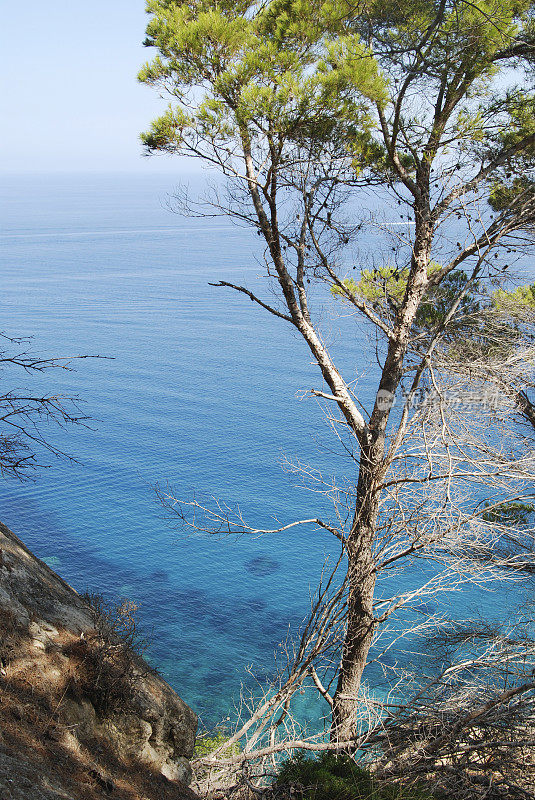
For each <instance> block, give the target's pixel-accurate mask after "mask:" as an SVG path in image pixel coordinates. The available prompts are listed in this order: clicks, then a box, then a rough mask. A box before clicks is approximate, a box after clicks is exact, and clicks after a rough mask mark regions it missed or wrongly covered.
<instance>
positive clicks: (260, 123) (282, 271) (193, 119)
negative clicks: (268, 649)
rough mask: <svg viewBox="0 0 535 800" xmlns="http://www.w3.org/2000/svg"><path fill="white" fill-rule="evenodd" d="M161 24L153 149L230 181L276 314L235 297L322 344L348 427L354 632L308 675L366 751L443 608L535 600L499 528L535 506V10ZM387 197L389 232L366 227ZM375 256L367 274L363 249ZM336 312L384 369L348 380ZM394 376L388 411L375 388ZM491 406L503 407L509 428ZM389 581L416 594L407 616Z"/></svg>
mask: <svg viewBox="0 0 535 800" xmlns="http://www.w3.org/2000/svg"><path fill="white" fill-rule="evenodd" d="M147 9H148V12H149V14H150V20H149V23H148V27H147V40H146V44H147V45H148V46H152V47H155V48H156V49H157V51H158V54H157V56H156V58H155V59H154V60H153V61H152V62H150V63H148V64H147V65H146V66H145V67H144V68H143V69H142V71H141V73H140V80H141V81H143V82H144V83H146V84H149V85H152V86H154V87H156V88H157V89H158V90H159V91H160V92H161V93H162V94H164V95H165V94H167V95H168V96H169V98H170V101H171V104H170V106H169V109H168V111H167V112H166V113H165V114H164V115H163V116H162V117H160V118H159V119H158V120H156V121H155V122H154V123H153V124H152V127H151V129H150V130H149V131H148V132H147V133H145V134H143V136H142V139H143V142H144V144H145V147H146V150H147V152H148V153H155V152H158V151H159V152H166V153H183V154H186V155H189V156H191V157H194V158H197V159H200V160H201V161H204V162H205V163H207V164H209V165H212V166H214V167H216V168H217V169H218V170H219V171H220V172H221V173H222V174H223V175H224V176H225V177H226V178H227V186H228V194H227V196H226V197H221V195H216V196H215V197H213V198H212V201H211V203H212V210H213V211H215V212H217V213H226V214H228V215H229V216H231V217H233V218H235V219H236V220H237V221H239V222H240V223H241V224H246V225H249V226H250V227H251V229H252V230H254V231H255V232H256V233H257V234H258V236H259V237H260V238H261V239H262V240H263V243H264V244H265V283H266V286H268V287H269V289H270V290H271V293H272V295H274V298H273V299H271V300H269V302H268V301H267V300H265V299H264V298H263V296H262V291H261V290H257V289H256V287H254V290H253V288H249V287H247V286H242V285H239V284H231V283H230V282H228V281H219V283H218V285H220V286H221V287H222V288H224V289H230V290H231V291H237V292H238V293H239V294H240V295H245V296H247V297H248V298H249V299H250V300H251V301H252V302H254V303H255V304H256V305H257V306H258V308H259V312H260V311H261V310H262V311H267V312H268V313H269V314H271V315H272V316H275V317H277V318H278V319H280V323H281V324H285V325H289V326H291V327H292V329H293V330H294V331H296V332H297V333H298V334H299V335H300V336H301V337H302V339H303V340H304V342H305V343H306V345H307V347H308V349H309V351H310V353H311V355H312V358H313V361H314V362H315V363H316V364H317V366H318V370H319V373H318V374H319V377H320V378H321V381H322V384H321V385H318V386H313V387H305V393H308V394H310V395H312V396H315V397H316V398H318V399H319V400H322V401H324V402H325V404H326V406H327V408H329V407H330V408H333V407H334V408H336V409H337V411H336V415H334V414H333V413H332V411H330V410H327V411H326V413H327V416H328V418H329V420H330V422H331V425H332V429H333V433H334V436H335V440H336V441H338V442H341V443H342V444H343V446H344V449H345V452H346V454H347V455H348V457H349V459H350V464H351V470H352V474H351V476H350V479H349V480H348V482H347V485H345V486H335V487H332V486H329V485H325V486H324V489H323V490H324V492H325V494H326V495H328V496H330V497H332V498H333V500H334V514H333V519H330V520H328V519H326V520H324V524H323V525H322V524H320V522H319V519H320V515H319V514H316V513H314V512H312V513H310V514H306V515H305V517H306V519H307V520H312V522H311V523H309V524H311V525H315V526H316V527H317V528H318V527H319V528H321V529H322V530H326V531H329V532H330V533H333V532H335V536H336V538H337V539H338V541H339V542H340V543H341V544H342V545H343V547H342V555H341V561H340V565H339V567H338V569H337V570H336V574H337V575H338V574H342V573H343V575H344V577H343V578H341V579H340V580H338V586H339V587H343V588H342V589H341V590H340V591H341V594H340V595H338V596H337V603H339V604H340V608H341V609H343V612H342V611H340V613H339V614H338V612H336V614H337V615H336V614H335V616H336V620H337V622H336V624H334V623H333V625H334V627H332V628H331V627H330V628H329V630H331V629H332V630H335V629H336V631H337V633H336V636H335V637H334V639H335V640H336V643H337V646H335V645H334V643H333V642H334V640H331V639H329V642H331V644H329V647H328V648H327V649H328V650H329V652H330V661H329V663H328V665H326V664H324V665H323V673H322V669H318V666H317V665H316V664H314V659H315V658H316V655H318V654H317V653H316V655H315V656H314V658H312V660H311V661H310V663H308V662H307V666H306V669H305V667H303V670H304V671H301V668H300V667H296V669H297V672H296V673H292V674H297V675H301V676H304V675H305V674H306V675H307V677H310V678H311V680H312V682H313V683H314V685H315V686H316V688H317V689H318V690H319V691H320V694H322V696H324V697H325V698H326V700H327V704H328V706H329V713H330V737H331V744H332V746H333V747H338V746H341V744H342V743H343V744H344V746H347V743H348V742H353V743H354V745H353V746H354V747H360V746H361V745H362V743H363V739H362V737H363V733H362V730H363V728H362V726H361V711H362V708H363V707H365V708H367V707H368V706H366V704H365V705H364V706H362V697H363V692H364V687H363V685H362V680H363V675H364V671H365V668H366V665H367V663H369V661H370V658H371V655H370V654H371V652H372V650H371V648H372V645H373V644H374V642H375V641H376V638H377V637H378V636H380V635H381V631H382V629H383V627H384V626H385V625H387V624H388V625H389V624H391V622H392V620H393V619H394V618H396V617H399V615H400V614H404V613H406V610H407V609H408V608H410V605H411V603H414V601H415V600H419V602H421V601H422V599H423V598H424V597H428V596H431V595H433V594H435V593H436V592H438V591H441V590H443V589H449V590H459V589H460V588H461V587H462V586H467V585H469V584H471V585H473V584H487V583H489V582H491V581H496V580H513V579H514V580H516V579H519V578H520V576H521V575H523V574H524V572H525V570H526V569H527V567H528V565H529V562H530V561H531V560H532V559H533V550H534V548H533V541H532V537H531V533H530V530H529V529H527V528H526V526H523V525H515V524H513V525H512V526H504V525H503V524H502V523H500V522H499V521H497V520H496V519H493V518H492V511H493V510H494V511H497V512H498V511H499V509H500V508H505V507H506V505H507V504H508V503H511V502H518V503H525V502H530V500H531V498H532V494H533V477H534V467H535V460H534V449H533V439H532V437H531V436H530V437H527V436H522V434H521V433H520V431H519V430H518V428H517V422H518V419H519V418H520V419H522V420H524V421H526V422H527V423H528V424H530V425H532V424H533V423H532V420H535V414H534V413H533V407H532V404H531V400H530V389H531V386H532V381H533V376H532V363H533V362H532V354H533V336H532V333H533V331H532V326H531V319H530V314H532V309H533V307H534V304H533V302H532V300H530V298H529V297H528V296H527V295H525V296H522V297H520V296H515V295H514V292H511V289H512V285H511V284H512V282H514V280H515V277H516V276H515V271H516V272H518V271H519V269H520V266H521V261H520V259H521V257H522V256H523V255H524V254H525V253H526V252H528V250H529V248H530V247H531V246H532V231H533V227H534V224H535V172H534V166H535V128H534V125H533V119H534V118H535V113H534V112H535V96H534V92H533V84H532V76H533V61H534V56H535V48H534V35H533V21H532V7H531V4H530V3H529V2H527V1H526V2H520V4H519V3H510V2H505V3H504V2H501V3H499V4H498V3H493V4H492V3H491V4H490V5H489V4H486V5H485V6H484V7H483V6H479V5H477V4H476V5H474V4H473V3H468V2H464V1H463V0H438V2H424V3H423V4H422V3H420V4H418V5H415V4H414V2H413V0H407V2H401V3H399V2H397V3H396V4H394V5H392V4H390V5H389V4H388V3H387V4H386V5H385V3H383V2H381V3H375V2H371V3H364V4H362V5H359V6H358V7H349V6H348V5H347V4H345V3H344V2H335V3H334V4H333V3H331V2H329V3H323V2H319V3H313V4H312V5H308V6H306V8H305V7H303V5H302V3H299V2H289V3H284V5H283V6H281V4H280V3H278V2H275V1H274V2H268V3H261V4H256V3H248V2H245V3H243V2H234V1H233V0H230V1H229V2H225V3H224V4H223V5H221V4H218V5H212V4H210V3H208V4H206V3H204V2H200V3H197V2H193V3H190V4H188V5H184V4H183V3H182V2H179V0H149V2H148V3H147ZM379 192H380V195H379V196H380V198H381V201H384V202H383V206H384V209H385V210H384V211H383V212H379V211H377V210H373V209H371V208H370V209H369V210H368V211H367V213H363V212H360V213H357V212H356V211H355V203H356V202H359V203H360V205H361V206H363V205H364V206H366V204H367V203H370V198H373V195H374V194H379ZM364 236H367V237H369V238H368V242H369V241H370V239H371V240H372V244H371V245H369V246H368V247H367V249H366V246H365V244H366V242H365V240H364ZM357 245H358V246H359V251H358V258H357V259H356V260H355V255H354V251H353V252H351V254H350V253H349V251H348V249H347V248H348V247H349V246H357ZM352 257H353V260H351V258H352ZM354 270H355V271H356V272H355V274H353V271H354ZM321 289H325V290H326V291H325V292H324V293H323V295H322V292H321ZM500 289H501V292H502V293H501V294H500ZM311 290H312V291H311ZM526 291H527V290H526ZM328 302H339V304H340V306H341V307H343V308H344V310H346V311H347V309H349V311H350V313H351V314H352V315H354V317H355V320H356V322H357V324H359V325H360V326H362V325H364V326H365V327H366V329H367V330H371V331H372V332H373V335H374V337H375V345H374V346H372V347H371V349H370V353H368V354H367V353H364V352H362V347H361V345H360V344H359V348H358V351H356V352H355V359H354V361H355V362H356V363H357V370H356V374H353V375H344V374H343V371H342V368H341V366H340V365H339V364H337V363H336V362H335V359H334V356H333V354H332V352H331V350H330V348H329V347H328V345H327V342H326V338H325V336H324V334H323V333H322V329H321V319H322V310H323V308H324V306H325V303H328ZM374 358H375V359H376V360H377V362H378V371H377V380H376V383H375V386H374V388H373V391H372V393H371V399H370V398H369V397H368V395H367V394H366V395H361V394H359V392H358V391H356V389H355V386H356V385H357V383H356V381H357V379H358V378H359V376H361V375H362V374H363V373H364V372H365V370H366V368H367V367H368V365H369V363H370V362H371V361H372V360H373V359H374ZM500 364H501V366H500ZM504 365H505V367H506V369H504ZM489 386H490V387H493V388H494V389H496V391H497V392H498V393H499V394H500V397H501V399H502V401H503V402H502V403H501V404H500V405H499V407H496V404H494V406H492V404H491V406H490V407H489V403H488V402H487V399H488V387H489ZM454 397H455V398H457V400H458V401H456V402H452V398H454ZM485 398H487V399H485ZM311 473H312V470H311V469H310V468H305V469H304V472H303V473H302V474H303V477H304V479H307V477H310V475H311ZM316 488H317V486H316ZM169 494H171V493H169ZM163 499H164V501H165V503H166V504H167V505H168V506H169V507H170V508H171V509H172V510H173V512H174V513H178V517H179V519H180V521H181V522H182V523H184V522H185V523H186V525H193V526H195V525H197V524H198V520H199V517H198V516H196V514H197V512H202V513H201V517H202V520H203V521H202V523H201V525H200V527H201V528H204V529H205V530H210V529H211V525H210V522H211V523H215V526H214V528H215V530H216V531H217V532H221V531H222V530H227V531H233V532H242V533H245V532H247V533H249V534H253V535H254V534H260V533H262V531H268V530H271V531H273V532H275V531H277V532H282V528H284V527H286V526H287V525H288V524H297V522H295V523H294V522H290V523H288V522H286V521H285V522H283V523H280V524H279V523H277V524H276V525H265V526H263V527H259V526H255V525H254V524H249V523H248V524H245V522H244V521H243V519H242V518H241V515H240V517H239V520H238V521H237V522H236V519H235V516H234V515H233V513H230V509H225V508H224V507H222V506H221V505H219V506H217V505H216V506H215V508H214V510H213V511H210V510H209V509H208V508H207V506H206V505H204V504H202V503H201V504H197V502H196V501H194V502H193V503H190V504H189V505H187V504H184V503H181V502H179V501H175V499H174V498H172V497H171V496H168V497H166V498H163ZM342 501H343V502H342ZM188 502H189V501H188ZM488 503H490V507H489V506H488V505H486V504H488ZM342 507H343V510H342ZM188 511H193V512H194V516H193V517H190V516H188V513H187V512H188ZM301 522H302V521H301ZM301 522H300V523H299V524H301ZM207 523H208V524H207ZM504 527H507V536H509V535H510V537H511V543H514V544H511V546H510V548H509V550H508V551H505V550H504V548H503V546H502V545H503V541H504V538H503V537H504ZM431 564H432V565H434V566H433V570H434V571H433V572H432V573H431V574H428V568H429V565H431ZM416 568H417V569H416ZM402 570H404V576H403V578H402V577H401V571H402ZM418 573H419V576H418ZM398 574H399V577H398ZM422 575H423V576H424V577H423V578H422ZM384 576H388V578H389V585H390V586H392V585H393V583H392V581H393V580H395V581H396V585H397V588H398V590H397V592H395V596H393V597H390V596H388V597H385V596H383V591H384V590H383V588H382V587H383V585H384ZM411 580H412V581H413V585H412V587H411V583H410V581H411ZM333 591H334V584H333ZM333 613H335V612H334V609H333ZM402 619H403V617H402ZM407 624H408V623H407ZM409 627H410V626H409ZM320 628H321V626H320ZM321 629H322V630H323V628H321ZM321 647H323V645H322V646H321ZM321 647H320V650H321ZM329 648H330V649H329ZM337 648H338V649H337ZM299 652H301V651H299ZM307 652H308V651H307ZM320 661H321V658H320ZM305 662H306V659H305ZM305 662H300V661H299V660H298V661H297V662H296V663H298V664H299V663H305ZM311 666H314V671H312V669H311ZM329 670H330V672H329ZM314 675H315V677H314ZM328 676H330V677H328ZM296 680H297V679H296ZM303 680H304V677H303ZM292 685H293V684H292ZM322 687H323V689H322ZM323 690H324V691H323ZM275 696H276V698H277V700H276V701H274V702H275V705H277V703H278V702H279V695H278V694H276V695H275ZM270 697H271V695H270ZM505 697H506V695H504V698H505ZM328 698H330V699H331V701H332V702H329V699H328ZM266 702H267V701H266ZM286 702H287V700H286V699H285V700H284V703H286ZM504 702H505V700H504ZM264 705H265V704H264ZM269 708H271V706H269ZM255 713H256V712H255ZM365 716H366V715H365ZM366 719H367V722H366V725H365V726H364V727H365V729H366V731H368V729H369V720H368V717H366ZM255 722H256V720H255ZM266 725H267V727H265V728H264V730H268V729H270V730H272V728H270V725H268V724H267V723H266ZM366 726H368V727H366ZM279 727H280V726H279ZM372 727H373V726H372ZM262 735H263V734H262ZM368 735H369V734H368V732H366V733H365V737H366V740H367V737H368ZM270 736H271V733H270ZM275 738H276V735H275ZM270 746H271V747H272V748H273V747H278V745H275V744H274V743H273V742H271V743H270ZM321 746H323V745H321Z"/></svg>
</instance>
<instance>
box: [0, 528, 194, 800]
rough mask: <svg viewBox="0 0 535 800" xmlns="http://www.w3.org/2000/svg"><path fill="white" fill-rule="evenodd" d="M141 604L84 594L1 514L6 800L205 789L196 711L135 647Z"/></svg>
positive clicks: (176, 798) (177, 799)
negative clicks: (193, 767) (113, 603)
mask: <svg viewBox="0 0 535 800" xmlns="http://www.w3.org/2000/svg"><path fill="white" fill-rule="evenodd" d="M131 612H132V609H131V607H129V606H126V607H123V608H122V609H121V610H120V612H119V617H117V614H116V613H115V615H114V613H110V612H109V609H107V608H106V607H105V606H103V605H102V604H100V603H99V602H98V601H95V600H94V601H93V602H88V601H87V600H84V599H83V598H81V597H80V596H79V595H78V594H77V593H76V592H75V591H74V590H73V589H72V588H71V587H70V586H68V585H67V584H66V583H65V582H64V581H63V580H62V579H61V578H60V577H59V576H58V575H56V574H55V573H54V572H53V571H52V570H51V569H50V568H49V567H48V566H47V565H46V564H44V563H43V562H42V561H40V560H39V559H38V558H36V557H35V556H34V555H33V554H32V553H31V552H30V551H29V550H28V549H27V548H26V547H25V546H24V544H23V543H22V542H21V541H20V540H19V539H18V538H17V537H16V536H15V535H14V534H13V533H11V531H9V530H8V529H7V528H6V527H5V526H3V525H1V524H0V798H1V800H59V798H63V800H96V798H99V799H100V798H103V797H110V798H116V800H193V798H195V795H194V794H193V792H191V791H190V790H189V789H188V788H187V785H186V784H187V783H188V780H189V777H190V767H189V762H188V759H189V758H190V757H191V755H192V753H193V747H194V743H195V733H196V728H197V718H196V715H195V714H194V713H193V711H191V709H190V708H189V707H188V706H187V705H186V704H185V703H184V702H183V701H182V700H181V699H180V698H179V697H178V696H177V695H176V694H175V693H174V692H173V690H172V689H171V688H170V687H169V686H168V685H167V683H165V681H164V680H163V679H162V678H161V677H160V676H159V675H158V674H157V673H156V672H155V671H154V670H152V669H151V668H150V667H149V666H148V665H147V664H146V662H144V661H143V659H142V658H141V657H140V656H139V654H138V653H137V651H136V647H135V642H134V633H135V630H134V624H133V623H132V614H131ZM121 615H122V616H121Z"/></svg>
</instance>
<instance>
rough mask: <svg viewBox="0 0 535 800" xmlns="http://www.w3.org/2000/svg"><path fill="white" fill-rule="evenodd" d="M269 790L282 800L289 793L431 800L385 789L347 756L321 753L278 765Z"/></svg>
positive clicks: (305, 797) (320, 798) (333, 799)
mask: <svg viewBox="0 0 535 800" xmlns="http://www.w3.org/2000/svg"><path fill="white" fill-rule="evenodd" d="M273 788H274V789H276V790H279V792H278V794H277V796H280V797H284V796H285V795H284V792H285V790H288V795H289V794H290V790H292V792H291V794H292V797H294V798H298V800H432V798H431V796H430V795H429V794H426V793H422V792H419V791H418V790H415V789H410V790H409V789H407V790H405V789H403V788H402V787H400V786H385V785H384V784H378V783H377V782H376V781H374V779H373V776H372V775H371V774H370V773H369V772H368V771H367V770H365V769H363V768H362V767H359V766H358V765H357V764H356V763H355V762H354V761H353V759H352V758H350V757H349V756H337V755H335V754H334V753H323V754H322V755H320V756H319V757H318V758H307V757H306V756H304V755H303V754H302V753H298V754H297V755H296V756H294V757H293V758H291V759H288V760H287V761H284V762H283V763H282V764H281V767H280V770H279V773H278V775H277V778H276V780H275V782H274V784H273Z"/></svg>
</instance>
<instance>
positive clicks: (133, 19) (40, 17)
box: [0, 0, 193, 172]
mask: <svg viewBox="0 0 535 800" xmlns="http://www.w3.org/2000/svg"><path fill="white" fill-rule="evenodd" d="M2 17H3V20H2V23H3V24H2V34H1V37H2V41H1V42H0V45H1V48H2V54H3V57H4V59H5V62H4V65H3V68H2V71H1V78H0V80H1V84H2V85H1V92H2V136H1V138H2V149H1V156H0V170H1V171H3V172H6V171H7V172H21V171H24V172H35V171H38V172H71V171H102V172H107V171H110V170H117V171H128V172H132V171H134V172H154V171H158V172H162V171H171V170H178V169H180V166H183V165H180V166H179V165H178V164H177V161H176V159H169V158H167V157H165V156H162V157H156V158H150V159H147V158H142V157H141V144H140V142H139V138H138V135H139V133H140V131H142V130H144V129H146V128H147V127H148V124H149V123H150V121H151V119H152V118H153V117H155V116H157V115H158V114H159V113H160V112H161V111H163V110H164V108H165V105H166V103H165V101H163V100H160V99H159V98H158V96H157V94H156V92H155V91H154V90H152V89H150V88H148V87H146V86H142V85H141V84H138V83H137V81H136V74H137V71H138V69H139V68H140V66H141V65H142V63H143V62H144V61H146V60H148V59H149V58H150V57H151V53H154V52H155V51H154V50H151V49H149V48H144V47H143V46H142V41H143V39H144V30H145V25H146V22H147V19H148V18H147V15H146V14H145V3H144V0H90V1H89V2H88V1H87V0H85V1H84V2H82V0H48V2H43V0H25V2H19V3H8V4H6V5H5V6H4V11H3V15H2ZM192 167H193V164H192V162H191V161H189V160H188V162H187V169H188V170H191V169H192Z"/></svg>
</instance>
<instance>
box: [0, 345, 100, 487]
mask: <svg viewBox="0 0 535 800" xmlns="http://www.w3.org/2000/svg"><path fill="white" fill-rule="evenodd" d="M30 342H31V339H28V338H14V337H12V336H8V335H7V334H6V333H0V374H2V375H3V376H6V375H7V380H9V382H13V381H15V380H18V378H17V377H15V378H14V377H13V372H14V371H15V374H17V373H23V374H24V373H25V374H26V377H28V376H32V375H35V374H40V373H43V372H47V371H48V370H53V369H60V370H67V371H69V370H72V369H73V362H75V361H79V360H80V359H85V358H102V356H89V355H82V356H69V357H59V358H41V357H39V356H36V355H34V354H32V353H31V352H29V351H28V350H27V348H28V346H29V344H30ZM88 419H89V418H88V417H87V416H86V415H85V414H83V412H82V411H81V409H80V401H79V399H78V398H77V397H73V396H69V395H65V394H50V393H48V392H41V391H40V390H36V389H35V388H33V389H30V388H26V387H21V388H18V389H16V388H14V389H10V390H7V391H4V392H3V393H2V394H0V474H1V475H2V477H12V478H18V479H19V480H24V479H26V478H28V477H30V476H31V475H32V474H33V472H34V471H35V470H37V469H39V468H40V467H43V466H44V464H43V463H41V461H40V456H39V454H40V453H44V452H48V453H49V454H52V455H54V456H56V457H61V458H68V459H69V460H71V461H73V460H74V459H73V458H72V456H69V455H68V454H67V453H65V452H63V451H62V450H61V449H60V448H59V447H57V446H56V445H55V444H54V443H53V440H52V439H51V437H50V436H49V430H50V429H49V426H50V425H58V426H60V427H64V426H67V425H75V424H76V425H86V424H87V422H88Z"/></svg>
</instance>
